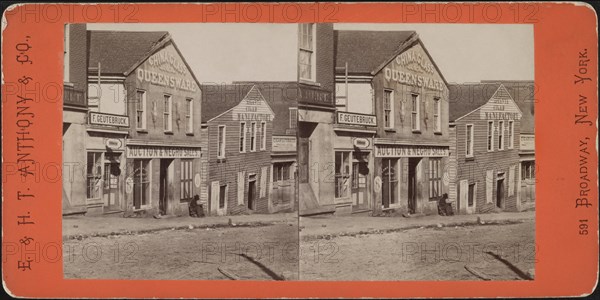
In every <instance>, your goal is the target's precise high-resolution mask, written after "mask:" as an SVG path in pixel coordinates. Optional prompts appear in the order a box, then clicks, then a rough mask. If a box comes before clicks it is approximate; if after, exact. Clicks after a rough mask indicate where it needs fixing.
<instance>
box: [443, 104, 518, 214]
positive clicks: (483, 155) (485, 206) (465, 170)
mask: <svg viewBox="0 0 600 300" xmlns="http://www.w3.org/2000/svg"><path fill="white" fill-rule="evenodd" d="M498 122H499V121H498V120H495V121H494V124H495V126H498ZM504 123H505V133H504V136H505V148H504V150H498V131H496V132H495V134H494V151H492V152H488V151H487V126H488V120H486V119H481V116H480V114H479V109H478V110H477V111H474V112H473V113H471V114H468V115H467V116H465V117H463V118H461V119H460V120H458V121H456V122H455V124H456V127H455V128H454V130H455V132H456V138H455V139H453V140H454V141H455V145H454V147H456V151H455V152H456V160H457V163H456V167H457V170H456V175H457V176H456V180H454V183H453V184H451V186H454V187H455V188H457V186H458V183H459V182H460V180H468V181H469V184H472V183H475V182H476V183H477V197H476V201H477V202H476V209H477V212H489V211H491V210H493V209H495V203H496V183H495V182H496V179H497V174H498V172H504V173H505V181H504V182H505V204H504V210H508V211H515V210H517V192H516V191H517V189H516V186H517V176H520V175H519V174H517V171H518V164H519V150H518V146H519V144H518V143H519V128H520V121H519V120H514V136H513V145H514V147H513V149H508V140H506V139H507V137H508V120H505V121H504ZM467 124H473V126H474V127H473V132H474V139H473V140H474V145H473V154H474V155H473V158H467V157H466V156H465V154H466V126H467ZM454 141H453V143H454ZM513 166H514V167H515V171H514V172H515V173H514V177H513V182H512V183H509V180H510V172H509V170H510V167H513ZM487 170H493V173H494V178H493V179H494V181H493V183H492V184H493V188H492V203H486V184H487V183H486V171H487ZM510 184H512V185H513V188H514V194H513V195H512V196H509V185H510ZM458 194H459V192H458V191H457V192H456V193H454V197H455V198H454V199H457V197H458Z"/></svg>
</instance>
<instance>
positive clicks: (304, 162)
mask: <svg viewBox="0 0 600 300" xmlns="http://www.w3.org/2000/svg"><path fill="white" fill-rule="evenodd" d="M298 124H299V128H298V176H299V177H300V178H298V180H299V182H300V183H308V177H309V172H310V170H309V166H308V163H309V157H310V153H309V151H310V140H309V138H310V136H311V135H312V133H313V131H314V130H315V128H316V127H317V124H316V123H310V122H298Z"/></svg>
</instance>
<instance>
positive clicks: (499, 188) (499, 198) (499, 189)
mask: <svg viewBox="0 0 600 300" xmlns="http://www.w3.org/2000/svg"><path fill="white" fill-rule="evenodd" d="M496 206H497V207H499V208H504V178H502V179H498V181H496Z"/></svg>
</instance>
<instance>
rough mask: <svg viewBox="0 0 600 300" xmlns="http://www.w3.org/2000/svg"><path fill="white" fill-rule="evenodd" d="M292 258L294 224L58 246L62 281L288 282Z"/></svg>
mask: <svg viewBox="0 0 600 300" xmlns="http://www.w3.org/2000/svg"><path fill="white" fill-rule="evenodd" d="M297 254H298V227H297V223H296V222H288V223H282V224H274V225H269V226H255V227H237V228H236V227H229V228H217V229H206V228H194V229H183V230H181V229H179V230H167V231H157V232H151V233H143V234H137V235H118V236H108V237H90V238H85V239H83V240H76V239H75V240H68V241H65V242H64V243H63V255H64V276H65V278H90V279H182V280H186V279H221V280H228V279H229V278H228V276H226V275H224V273H225V274H228V275H229V276H233V277H234V278H237V279H240V280H245V279H251V280H294V279H297V278H298V260H297ZM219 269H221V271H220V270H219ZM222 271H223V272H222Z"/></svg>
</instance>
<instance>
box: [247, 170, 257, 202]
mask: <svg viewBox="0 0 600 300" xmlns="http://www.w3.org/2000/svg"><path fill="white" fill-rule="evenodd" d="M248 209H249V210H255V209H256V175H250V176H249V178H248Z"/></svg>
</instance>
